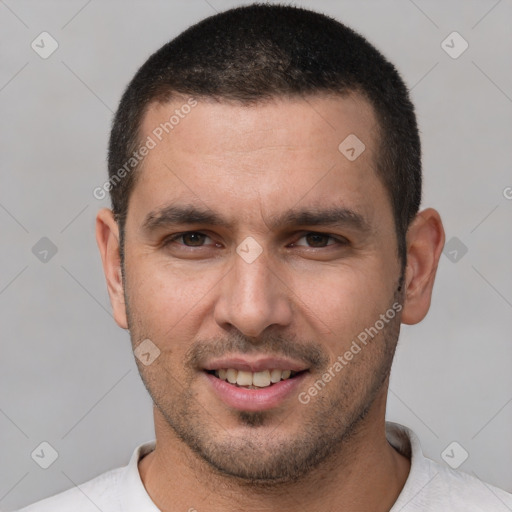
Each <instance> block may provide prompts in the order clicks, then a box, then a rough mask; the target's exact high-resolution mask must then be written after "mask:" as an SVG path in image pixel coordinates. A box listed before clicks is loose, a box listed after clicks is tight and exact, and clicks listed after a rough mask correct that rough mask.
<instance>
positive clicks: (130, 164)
mask: <svg viewBox="0 0 512 512" xmlns="http://www.w3.org/2000/svg"><path fill="white" fill-rule="evenodd" d="M108 189H109V191H110V194H111V199H112V211H111V210H108V209H104V210H101V211H100V212H99V213H98V217H97V241H98V246H99V249H100V252H101V256H102V261H103V267H104V271H105V276H106V280H107V286H108V291H109V295H110V299H111V303H112V307H113V311H114V317H115V320H116V322H117V323H118V324H119V326H120V327H122V328H124V329H129V331H130V335H131V339H132V344H133V348H134V352H135V355H136V356H137V364H138V367H139V370H140V373H141V376H142V379H143V381H144V384H145V385H146V388H147V389H148V391H149V393H150V395H151V397H152V399H153V402H154V420H155V431H156V443H150V444H146V445H143V446H141V447H139V448H137V450H136V451H135V452H134V454H133V456H132V459H131V461H130V463H129V465H128V466H127V467H125V468H120V469H117V470H114V471H112V472H109V473H106V474H104V475H102V476H100V477H98V478H96V479H94V480H92V481H91V482H88V483H86V484H84V485H83V486H80V488H75V489H72V490H70V491H67V492H65V493H63V494H60V495H58V496H56V497H53V498H50V499H48V500H45V501H43V502H40V503H38V504H35V505H33V506H30V507H28V508H26V509H24V510H26V511H27V512H28V511H30V512H32V511H52V512H57V511H64V510H65V511H69V510H72V511H74V512H82V511H89V510H91V511H92V510H101V511H103V512H109V511H138V512H141V511H157V510H162V511H173V512H174V511H180V510H183V511H187V510H188V511H199V512H201V511H208V512H216V511H220V510H231V511H240V510H243V511H256V510H258V511H261V510H268V511H274V510H275V511H277V510H279V511H288V510H294V511H295V510H304V511H310V510H324V511H335V510H336V511H338V510H343V511H345V512H353V511H374V512H384V511H390V510H391V511H393V512H398V511H412V510H421V511H448V510H449V511H452V512H453V511H464V512H467V511H484V510H485V511H494V510H496V511H499V510H507V507H508V508H509V509H510V508H511V507H512V496H510V495H509V494H507V493H505V492H504V491H501V490H499V489H496V488H493V487H491V486H488V485H484V484H483V483H482V482H480V481H478V480H476V479H474V478H472V477H470V476H468V475H465V474H462V473H456V472H454V471H452V470H449V469H448V468H446V467H443V466H440V465H438V464H436V463H434V462H432V461H429V460H428V459H425V458H424V457H423V455H422V454H421V450H420V447H419V443H418V440H417V438H416V436H415V435H414V434H413V433H412V432H411V431H410V430H408V429H407V428H405V427H402V426H400V425H397V424H393V423H387V424H386V423H385V409H386V397H387V390H388V384H389V374H390V370H391V364H392V360H393V356H394V352H395V348H396V344H397V340H398V335H399V330H400V324H401V323H406V324H415V323H418V322H420V321H421V320H422V319H423V318H424V317H425V315H426V314H427V311H428V309H429V306H430V299H431V294H432V288H433V284H434V277H435V272H436V268H437V264H438V261H439V257H440V254H441V250H442V247H443V244H444V231H443V227H442V223H441V219H440V217H439V214H438V213H437V212H436V211H435V210H433V209H425V210H423V211H421V212H419V205H420V199H421V161H420V142H419V136H418V130H417V126H416V119H415V115H414V109H413V106H412V104H411V102H410V100H409V97H408V92H407V89H406V87H405V85H404V83H403V81H402V80H401V78H400V77H399V75H398V73H397V71H396V70H395V68H394V67H393V66H392V65H391V64H390V63H389V62H387V61H386V60H385V59H384V57H383V56H382V55H381V54H380V53H379V52H378V51H377V50H376V49H375V48H373V47H372V46H371V45H369V43H368V42H367V41H366V40H364V39H363V38H362V37H361V36H359V35H357V34H356V33H354V32H353V31H352V30H350V29H348V28H347V27H345V26H343V25H341V24H340V23H338V22H336V21H334V20H332V19H330V18H328V17H325V16H323V15H320V14H317V13H314V12H311V11H307V10H303V9H299V8H294V7H284V6H275V5H274V6H269V5H252V6H248V7H243V8H238V9H233V10H230V11H226V12H224V13H221V14H218V15H216V16H213V17H211V18H208V19H206V20H204V21H202V22H201V23H199V24H197V25H195V26H193V27H191V28H190V29H188V30H187V31H185V32H184V33H182V34H181V35H180V36H179V37H177V38H176V39H174V40H173V41H171V42H170V43H168V44H166V45H165V46H163V47H162V48H161V49H160V50H158V51H157V52H156V53H155V54H154V55H153V56H151V57H150V58H149V59H148V61H147V62H146V63H145V64H144V65H143V66H142V68H141V69H140V70H139V71H138V73H137V74H136V76H135V77H134V79H133V80H132V82H131V83H130V85H129V86H128V88H127V89H126V91H125V93H124V95H123V98H122V100H121V103H120V106H119V109H118V111H117V113H116V116H115V120H114V124H113V128H112V134H111V140H110V148H109V182H108Z"/></svg>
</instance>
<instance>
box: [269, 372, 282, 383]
mask: <svg viewBox="0 0 512 512" xmlns="http://www.w3.org/2000/svg"><path fill="white" fill-rule="evenodd" d="M282 375H283V372H282V371H281V370H272V371H271V372H270V380H271V382H273V383H275V382H279V381H280V380H281V376H282Z"/></svg>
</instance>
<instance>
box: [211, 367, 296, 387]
mask: <svg viewBox="0 0 512 512" xmlns="http://www.w3.org/2000/svg"><path fill="white" fill-rule="evenodd" d="M291 374H292V372H291V371H290V370H279V369H277V368H276V369H273V370H264V371H261V372H246V371H243V370H235V369H234V368H222V369H220V370H216V371H215V375H216V376H217V377H218V378H219V379H221V380H227V381H228V382H229V383H230V384H236V385H237V386H243V387H249V388H251V389H255V388H266V387H268V386H270V385H272V384H276V383H277V382H279V381H281V380H286V379H289V378H290V377H291Z"/></svg>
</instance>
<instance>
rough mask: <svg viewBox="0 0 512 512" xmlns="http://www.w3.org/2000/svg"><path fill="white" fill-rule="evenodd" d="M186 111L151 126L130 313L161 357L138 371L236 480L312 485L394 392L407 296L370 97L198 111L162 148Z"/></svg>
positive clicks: (195, 446)
mask: <svg viewBox="0 0 512 512" xmlns="http://www.w3.org/2000/svg"><path fill="white" fill-rule="evenodd" d="M185 102H186V100H183V102H180V101H174V102H173V103H168V104H163V105H153V106H152V107H151V108H150V109H149V111H148V112H147V114H146V116H145V119H144V122H143V126H142V136H141V139H142V140H146V138H147V136H151V137H152V138H153V139H155V141H156V142H157V144H156V146H155V147H154V148H153V149H151V151H149V153H148V155H147V156H146V158H145V160H144V165H143V168H142V170H141V174H140V176H139V180H138V181H137V183H136V186H135V188H134V190H133V191H132V195H131V197H130V203H129V209H128V216H127V221H126V226H125V262H124V271H125V279H124V290H123V291H124V298H125V301H126V304H125V305H123V304H122V303H121V302H119V304H118V306H117V311H116V319H117V320H118V323H119V324H120V325H122V326H124V327H126V326H128V327H129V329H130V333H131V337H132V342H133V345H134V347H137V346H138V345H139V344H140V343H143V340H147V339H149V340H151V341H150V342H147V341H144V343H146V345H142V347H144V346H145V347H146V348H148V347H149V349H148V350H149V353H150V354H154V355H156V354H159V355H158V357H157V358H156V359H155V360H154V361H153V362H151V364H147V365H146V364H143V363H141V362H140V361H137V362H138V365H139V370H140V372H141V375H142V378H143V380H144V383H145V385H146V387H147V389H148V390H149V392H150V394H151V396H152V398H153V400H154V403H155V404H156V415H157V418H156V420H157V423H159V424H160V425H161V427H160V428H166V429H168V430H169V432H172V433H173V435H175V436H177V437H178V438H180V439H181V440H182V441H183V442H184V443H185V444H186V445H187V446H188V447H189V448H191V449H192V450H193V451H194V452H195V453H196V454H198V455H199V456H200V457H201V458H202V459H203V460H205V461H207V462H208V463H209V464H210V465H211V466H213V467H214V468H216V469H217V470H218V471H221V472H222V473H224V474H229V475H233V476H238V477H241V478H244V479H249V480H251V481H255V480H267V481H269V480H287V479H293V478H297V477H298V476H300V475H302V474H305V473H307V472H308V471H309V470H310V469H311V468H313V467H315V466H317V465H318V464H319V463H320V462H322V461H323V460H325V459H326V457H328V456H329V454H332V453H333V452H335V451H336V450H339V449H340V447H341V446H342V445H343V441H344V440H345V439H347V438H348V437H349V436H350V434H351V433H353V432H354V429H356V427H357V425H359V424H360V423H361V421H363V418H365V416H366V415H367V414H369V412H370V411H371V410H372V408H373V407H376V402H377V401H380V402H381V403H382V402H383V401H384V400H385V398H384V396H385V393H384V392H385V387H386V379H387V376H388V373H389V370H390V366H391V361H392V357H393V353H394V348H395V345H396V340H397V338H398V332H399V325H400V316H401V314H400V310H401V308H402V306H401V304H400V303H401V301H402V298H403V297H402V295H403V294H402V292H400V290H399V284H400V277H401V275H400V270H401V265H400V262H399V260H398V257H397V240H396V233H395V229H394V222H393V215H392V211H391V206H390V201H389V198H388V195H387V193H386V191H385V189H384V186H383V185H382V183H381V181H380V179H379V178H378V176H377V174H376V172H375V170H374V169H375V162H376V161H377V159H378V155H377V153H376V147H377V142H378V133H377V124H376V119H375V116H374V114H373V111H372V109H371V107H370V106H369V104H368V103H366V102H365V101H364V100H363V99H361V98H360V97H358V96H356V95H350V96H344V97H336V98H327V97H311V98H308V100H307V101H306V100H299V99H297V100H288V99H280V100H273V101H272V102H269V103H265V104H259V105H256V106H250V107H243V106H239V105H234V104H228V103H213V102H205V101H199V102H198V103H197V105H196V106H195V107H194V108H192V109H191V111H190V113H188V114H187V115H186V116H183V118H181V117H180V121H179V122H178V123H177V124H175V125H174V127H173V129H172V131H170V133H169V134H166V133H165V132H164V133H163V137H162V140H161V141H158V138H156V137H155V136H154V135H153V134H154V130H155V128H157V127H158V126H160V123H163V122H165V121H167V120H168V119H169V115H170V113H171V114H172V112H174V111H175V110H176V109H180V106H181V105H183V104H184V103H185ZM187 110H188V109H187ZM351 134H355V135H356V136H357V138H358V139H359V140H360V141H362V143H364V145H365V149H364V151H363V152H362V153H361V154H360V155H359V156H358V157H357V158H356V159H355V160H354V159H353V153H354V154H356V155H357V153H358V149H357V147H355V151H354V152H352V151H351V150H350V147H352V146H354V139H352V144H349V145H348V146H349V147H348V148H346V149H345V153H343V152H341V151H340V150H339V149H338V146H339V145H340V143H341V142H342V141H344V140H345V139H346V138H347V137H348V136H350V135H351ZM349 140H350V139H349ZM346 155H348V156H350V157H351V158H350V159H349V158H347V156H346ZM124 306H126V316H124V315H125V309H124ZM114 307H115V308H116V306H114ZM148 343H150V344H149V345H148ZM356 347H358V348H356ZM358 349H359V350H358ZM158 351H159V352H158ZM350 354H351V355H350ZM146 358H147V359H148V361H149V360H150V359H152V357H151V356H150V357H148V356H146ZM230 381H231V382H230ZM235 381H236V382H235ZM273 381H275V382H273ZM269 384H270V385H269ZM162 425H163V427H162Z"/></svg>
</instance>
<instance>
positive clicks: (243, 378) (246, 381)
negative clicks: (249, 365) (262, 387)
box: [228, 370, 252, 386]
mask: <svg viewBox="0 0 512 512" xmlns="http://www.w3.org/2000/svg"><path fill="white" fill-rule="evenodd" d="M228 371H229V370H228ZM236 383H237V384H238V385H239V386H252V373H251V372H243V371H239V372H238V376H237V378H236Z"/></svg>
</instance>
